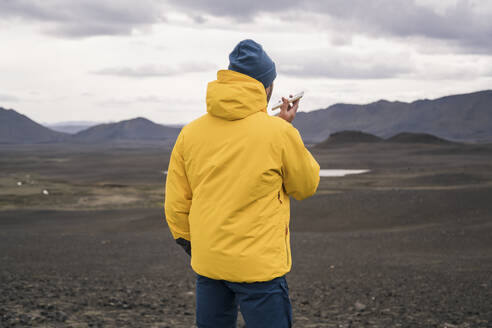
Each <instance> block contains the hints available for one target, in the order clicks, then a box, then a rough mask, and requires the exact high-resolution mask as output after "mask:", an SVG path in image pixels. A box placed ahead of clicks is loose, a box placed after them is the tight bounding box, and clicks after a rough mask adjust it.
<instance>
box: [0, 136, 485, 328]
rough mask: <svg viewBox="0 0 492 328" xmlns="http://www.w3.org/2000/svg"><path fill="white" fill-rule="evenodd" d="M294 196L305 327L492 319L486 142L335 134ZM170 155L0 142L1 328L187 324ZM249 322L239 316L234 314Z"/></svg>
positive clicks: (297, 306) (136, 148) (186, 280)
mask: <svg viewBox="0 0 492 328" xmlns="http://www.w3.org/2000/svg"><path fill="white" fill-rule="evenodd" d="M310 150H311V152H312V153H313V155H314V156H315V157H316V158H317V159H318V161H319V163H320V165H321V167H322V168H323V169H369V170H370V172H368V173H364V174H360V175H349V176H345V177H323V178H321V182H320V185H319V188H318V191H317V193H316V194H315V195H314V196H313V197H311V198H309V199H307V200H304V201H302V202H297V201H292V210H291V230H292V251H293V263H294V264H293V269H292V271H291V272H290V273H289V274H288V276H287V280H288V283H289V288H290V293H291V299H292V304H293V309H294V326H295V327H337V328H341V327H450V328H451V327H462V328H464V327H469V328H475V327H492V278H491V277H492V145H490V144H488V145H487V144H458V143H425V142H422V141H418V142H415V143H412V142H408V140H407V141H406V142H405V143H398V142H367V143H365V142H363V143H358V142H350V143H342V144H337V143H330V144H328V145H326V146H325V147H312V148H310ZM169 154H170V149H169V148H168V146H166V147H164V146H163V147H160V146H159V145H158V144H154V145H129V146H128V145H107V146H105V145H76V146H71V145H67V144H52V145H50V144H46V145H21V146H13V145H11V146H8V145H3V146H0V291H1V293H0V327H27V326H33V327H193V326H194V304H195V303H194V302H195V301H194V288H195V287H194V286H195V275H194V273H193V271H192V270H191V268H190V266H189V257H188V256H187V255H186V254H185V252H184V251H183V250H182V249H181V248H180V247H179V246H177V245H176V244H175V243H174V241H173V240H172V237H171V235H170V233H169V231H168V228H167V226H166V223H165V220H164V211H163V200H164V184H165V175H164V171H165V170H167V165H168V161H169ZM239 326H240V327H243V326H244V323H243V322H242V321H240V323H239Z"/></svg>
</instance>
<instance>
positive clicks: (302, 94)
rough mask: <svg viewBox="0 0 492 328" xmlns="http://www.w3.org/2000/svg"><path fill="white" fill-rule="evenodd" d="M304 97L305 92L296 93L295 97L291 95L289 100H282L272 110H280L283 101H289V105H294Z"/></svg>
mask: <svg viewBox="0 0 492 328" xmlns="http://www.w3.org/2000/svg"><path fill="white" fill-rule="evenodd" d="M303 96H304V91H301V92H299V93H296V94H295V95H290V96H289V97H288V98H282V99H281V100H279V101H277V102H276V103H275V104H274V105H273V107H272V110H276V109H277V108H280V106H282V105H283V103H284V102H283V99H287V101H288V102H289V103H293V102H295V101H296V100H299V99H301V98H302V97H303Z"/></svg>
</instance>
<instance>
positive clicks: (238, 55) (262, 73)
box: [229, 39, 277, 88]
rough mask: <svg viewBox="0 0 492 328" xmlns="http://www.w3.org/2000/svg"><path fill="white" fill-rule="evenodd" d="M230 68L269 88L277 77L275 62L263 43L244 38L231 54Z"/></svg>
mask: <svg viewBox="0 0 492 328" xmlns="http://www.w3.org/2000/svg"><path fill="white" fill-rule="evenodd" d="M229 69H230V70H232V71H236V72H239V73H243V74H246V75H249V76H251V77H252V78H254V79H256V80H258V81H260V82H261V83H263V85H264V86H265V88H268V87H269V86H270V85H271V84H272V82H273V80H275V78H276V77H277V71H276V70H275V63H274V62H273V61H272V60H271V59H270V57H268V55H267V53H266V52H265V51H264V50H263V47H262V46H261V44H258V43H256V42H255V41H253V40H249V39H248V40H243V41H241V42H239V43H238V44H237V46H236V47H235V48H234V50H232V52H231V53H230V55H229Z"/></svg>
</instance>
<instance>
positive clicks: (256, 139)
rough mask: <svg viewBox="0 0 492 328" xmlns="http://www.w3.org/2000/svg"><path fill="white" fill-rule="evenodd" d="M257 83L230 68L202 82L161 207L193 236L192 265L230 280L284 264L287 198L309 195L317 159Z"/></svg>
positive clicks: (178, 232) (173, 225) (259, 275)
mask: <svg viewBox="0 0 492 328" xmlns="http://www.w3.org/2000/svg"><path fill="white" fill-rule="evenodd" d="M266 108H267V101H266V93H265V88H264V87H263V85H262V84H261V83H260V82H258V81H257V80H255V79H253V78H251V77H249V76H247V75H244V74H241V73H237V72H234V71H230V70H221V71H219V72H218V73H217V80H216V81H213V82H210V83H209V84H208V89H207V112H208V113H207V114H205V115H203V116H201V117H199V118H198V119H196V120H194V121H193V122H191V123H189V124H188V125H186V126H185V127H184V128H183V129H182V130H181V133H180V134H179V136H178V139H177V140H176V143H175V145H174V149H173V151H172V154H171V159H170V162H169V169H168V173H167V180H166V195H165V206H164V207H165V214H166V220H167V223H168V225H169V228H170V230H171V233H172V235H173V237H174V238H175V239H178V238H184V239H186V240H189V241H191V266H192V268H193V270H194V271H195V272H196V273H198V274H200V275H203V276H206V277H209V278H212V279H220V280H228V281H232V282H255V281H268V280H271V279H274V278H276V277H279V276H282V275H284V274H286V273H287V272H289V271H290V268H291V254H290V234H289V217H290V199H289V195H291V196H293V197H294V198H295V199H297V200H301V199H304V198H307V197H309V196H311V195H313V194H314V193H315V192H316V188H317V187H318V183H319V165H318V163H317V162H316V160H315V159H314V158H313V156H312V155H311V154H310V153H309V151H308V150H307V149H306V148H305V147H304V144H303V142H302V139H301V137H300V135H299V132H298V131H297V129H295V128H294V127H293V126H292V125H291V124H290V123H288V122H286V121H285V120H283V119H281V118H278V117H274V116H270V115H268V114H267V112H266Z"/></svg>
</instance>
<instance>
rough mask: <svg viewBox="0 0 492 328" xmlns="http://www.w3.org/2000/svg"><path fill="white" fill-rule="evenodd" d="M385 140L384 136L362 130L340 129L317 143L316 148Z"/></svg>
mask: <svg viewBox="0 0 492 328" xmlns="http://www.w3.org/2000/svg"><path fill="white" fill-rule="evenodd" d="M380 141H383V139H382V138H380V137H377V136H375V135H373V134H370V133H364V132H361V131H340V132H335V133H332V134H330V136H329V137H328V139H326V140H325V141H323V142H321V143H319V144H317V145H316V148H325V147H330V146H336V145H345V144H353V143H368V142H369V143H372V142H380Z"/></svg>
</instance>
